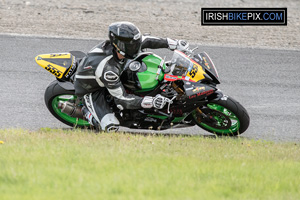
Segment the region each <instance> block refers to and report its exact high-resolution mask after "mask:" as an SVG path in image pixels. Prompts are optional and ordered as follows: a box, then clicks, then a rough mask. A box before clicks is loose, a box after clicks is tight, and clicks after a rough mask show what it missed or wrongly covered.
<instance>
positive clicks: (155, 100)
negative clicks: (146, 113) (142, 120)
mask: <svg viewBox="0 0 300 200" xmlns="http://www.w3.org/2000/svg"><path fill="white" fill-rule="evenodd" d="M169 101H170V99H169V98H166V97H163V96H161V95H160V94H158V95H156V96H155V97H150V96H145V97H144V99H143V101H142V104H141V105H142V107H143V108H152V107H154V108H157V109H162V108H163V107H164V106H165V105H166V103H167V102H169Z"/></svg>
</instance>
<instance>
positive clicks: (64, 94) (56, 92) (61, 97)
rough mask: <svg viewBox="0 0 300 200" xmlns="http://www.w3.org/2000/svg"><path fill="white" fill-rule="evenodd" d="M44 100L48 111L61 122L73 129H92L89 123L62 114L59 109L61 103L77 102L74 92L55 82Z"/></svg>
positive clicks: (48, 88)
mask: <svg viewBox="0 0 300 200" xmlns="http://www.w3.org/2000/svg"><path fill="white" fill-rule="evenodd" d="M44 98H45V104H46V106H47V108H48V110H49V111H50V112H51V114H52V115H53V116H54V117H55V118H56V119H58V120H59V121H61V122H63V123H64V124H66V125H68V126H72V127H78V128H86V127H90V125H89V123H88V122H87V121H85V120H82V119H78V118H74V117H71V116H69V115H67V114H66V113H63V112H61V110H60V109H59V108H58V103H59V102H65V101H75V100H76V99H77V96H76V95H75V92H74V91H72V90H66V89H64V88H62V87H61V86H60V85H59V84H58V82H57V81H53V82H52V83H50V85H49V86H48V87H47V89H46V91H45V96H44Z"/></svg>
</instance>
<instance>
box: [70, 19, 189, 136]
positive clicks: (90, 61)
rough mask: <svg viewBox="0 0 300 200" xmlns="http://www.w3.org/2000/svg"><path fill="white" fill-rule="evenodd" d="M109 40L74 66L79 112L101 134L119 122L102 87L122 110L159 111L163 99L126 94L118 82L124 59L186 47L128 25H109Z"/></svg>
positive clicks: (180, 42) (123, 23)
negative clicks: (80, 102)
mask: <svg viewBox="0 0 300 200" xmlns="http://www.w3.org/2000/svg"><path fill="white" fill-rule="evenodd" d="M108 37H109V40H107V41H104V42H102V43H100V44H99V45H97V46H95V47H94V48H93V49H92V50H90V51H89V52H88V54H87V56H86V57H84V58H83V59H82V60H81V61H80V63H79V66H78V70H77V73H76V75H75V92H76V95H78V96H83V98H84V105H85V106H84V107H83V110H82V111H83V113H84V115H85V118H86V119H87V120H88V121H89V123H90V124H92V125H94V126H95V127H97V128H101V129H102V130H105V131H116V130H118V128H119V124H120V123H119V121H118V119H117V118H116V117H115V115H114V113H113V111H112V109H111V108H110V107H109V105H108V103H107V101H106V98H105V91H106V90H105V88H106V89H107V90H108V92H109V93H110V95H111V96H113V97H114V101H115V103H116V105H117V107H118V108H119V109H120V110H122V109H140V108H151V107H155V108H157V109H162V108H163V107H164V105H165V102H166V100H165V97H163V96H161V95H157V96H156V97H151V96H145V97H139V96H136V95H133V94H127V93H126V91H125V89H124V86H123V85H122V83H121V81H120V75H121V73H122V71H123V67H124V65H125V63H126V59H134V58H135V57H136V56H137V54H138V53H139V52H140V51H141V50H142V49H145V48H151V49H158V48H169V49H170V50H175V49H178V50H181V51H184V50H186V49H187V48H188V46H189V44H188V43H186V42H185V41H182V40H179V41H178V40H173V39H170V38H166V39H164V38H157V37H150V36H142V35H141V32H140V30H139V29H138V28H137V27H136V26H135V25H134V24H132V23H129V22H116V23H112V24H111V25H110V26H109V32H108Z"/></svg>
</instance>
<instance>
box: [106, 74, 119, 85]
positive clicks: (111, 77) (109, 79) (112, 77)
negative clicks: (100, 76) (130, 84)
mask: <svg viewBox="0 0 300 200" xmlns="http://www.w3.org/2000/svg"><path fill="white" fill-rule="evenodd" d="M118 79H119V76H118V74H116V73H115V72H113V71H108V72H105V73H104V80H106V81H107V82H116V81H117V80H118Z"/></svg>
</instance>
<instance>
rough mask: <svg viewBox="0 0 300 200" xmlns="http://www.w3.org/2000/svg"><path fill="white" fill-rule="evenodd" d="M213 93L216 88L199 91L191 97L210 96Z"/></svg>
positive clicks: (190, 97)
mask: <svg viewBox="0 0 300 200" xmlns="http://www.w3.org/2000/svg"><path fill="white" fill-rule="evenodd" d="M212 93H214V90H208V91H204V92H199V93H197V94H194V95H191V96H189V99H193V98H196V97H199V96H202V95H206V96H209V95H211V94H212Z"/></svg>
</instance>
